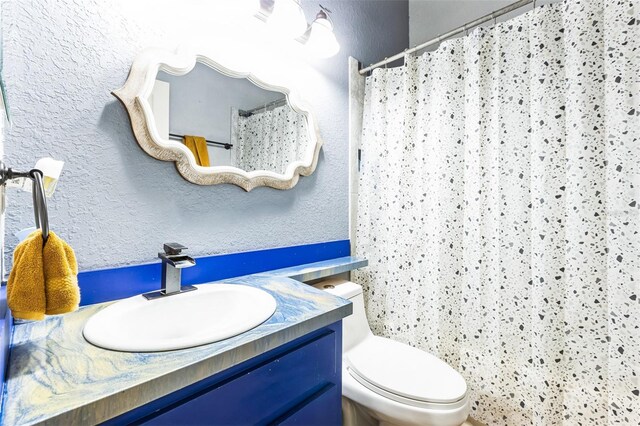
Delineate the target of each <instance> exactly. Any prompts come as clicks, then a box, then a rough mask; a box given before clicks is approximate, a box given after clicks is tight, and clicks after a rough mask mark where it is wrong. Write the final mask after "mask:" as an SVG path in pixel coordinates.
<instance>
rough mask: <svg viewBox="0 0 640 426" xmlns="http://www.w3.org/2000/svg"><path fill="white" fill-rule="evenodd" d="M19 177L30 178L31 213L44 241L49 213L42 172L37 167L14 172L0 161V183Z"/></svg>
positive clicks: (46, 234)
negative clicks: (26, 170)
mask: <svg viewBox="0 0 640 426" xmlns="http://www.w3.org/2000/svg"><path fill="white" fill-rule="evenodd" d="M20 177H24V178H29V179H31V182H32V186H31V193H32V196H33V215H34V217H35V221H36V228H39V229H42V240H43V242H44V243H46V242H47V239H48V238H49V213H48V211H47V197H46V194H45V192H44V182H43V180H44V173H42V170H38V169H32V170H29V171H28V172H15V171H13V170H12V169H11V168H10V167H9V168H7V167H5V165H4V163H3V162H2V161H0V185H4V184H6V183H7V181H8V180H11V179H16V178H20Z"/></svg>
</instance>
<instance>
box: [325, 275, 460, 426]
mask: <svg viewBox="0 0 640 426" xmlns="http://www.w3.org/2000/svg"><path fill="white" fill-rule="evenodd" d="M315 287H316V288H319V289H322V290H325V291H328V292H331V293H333V294H335V295H336V296H340V297H343V298H345V299H349V300H350V301H351V302H352V303H353V315H351V316H349V317H347V318H345V319H343V320H342V333H343V338H342V341H343V348H342V354H343V356H342V396H343V398H342V401H343V402H342V408H343V423H344V424H345V425H365V424H366V425H376V424H380V425H415V426H425V425H432V426H454V425H455V426H458V425H460V424H462V423H463V422H464V421H465V420H466V419H467V416H468V415H469V397H468V395H467V384H466V383H465V381H464V378H462V376H461V375H460V374H459V373H458V372H457V371H456V370H454V369H453V368H451V367H450V366H449V365H448V364H446V363H445V362H444V361H441V360H440V359H438V358H436V357H435V356H433V355H431V354H429V353H427V352H425V351H422V350H419V349H416V348H414V347H412V346H409V345H405V344H403V343H399V342H395V341H393V340H390V339H385V338H382V337H377V336H374V335H373V333H372V332H371V329H370V328H369V324H368V322H367V317H366V314H365V309H364V298H363V295H362V287H361V286H359V285H358V284H355V283H352V282H350V281H346V280H343V279H329V280H325V281H322V282H319V283H317V284H315Z"/></svg>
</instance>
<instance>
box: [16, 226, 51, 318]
mask: <svg viewBox="0 0 640 426" xmlns="http://www.w3.org/2000/svg"><path fill="white" fill-rule="evenodd" d="M42 261H43V259H42V231H39V230H38V231H35V232H32V233H31V234H29V236H28V237H27V238H26V239H25V240H24V241H22V242H21V243H20V244H18V246H17V247H16V249H15V251H14V252H13V268H11V273H10V274H9V282H8V283H7V303H8V305H9V309H11V313H12V314H13V316H14V318H20V319H26V320H41V319H43V318H44V311H46V310H47V298H46V295H45V291H44V267H43V265H42Z"/></svg>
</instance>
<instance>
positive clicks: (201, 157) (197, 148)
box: [184, 135, 210, 167]
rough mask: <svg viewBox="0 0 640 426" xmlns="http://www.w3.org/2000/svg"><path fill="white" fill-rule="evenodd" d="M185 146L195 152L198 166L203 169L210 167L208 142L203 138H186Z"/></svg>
mask: <svg viewBox="0 0 640 426" xmlns="http://www.w3.org/2000/svg"><path fill="white" fill-rule="evenodd" d="M184 144H185V145H186V146H187V148H189V149H190V150H191V152H193V156H194V157H196V164H198V165H199V166H203V167H209V165H210V163H209V150H208V149H207V140H206V139H205V138H203V137H202V136H188V135H186V136H184Z"/></svg>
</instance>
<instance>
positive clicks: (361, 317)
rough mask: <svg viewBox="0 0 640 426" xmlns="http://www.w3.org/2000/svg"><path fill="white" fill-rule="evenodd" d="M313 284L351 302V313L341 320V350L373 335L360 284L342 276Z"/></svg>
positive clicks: (348, 348) (345, 349)
mask: <svg viewBox="0 0 640 426" xmlns="http://www.w3.org/2000/svg"><path fill="white" fill-rule="evenodd" d="M313 286H314V287H316V288H318V289H320V290H323V291H326V292H329V293H331V294H334V295H336V296H339V297H342V298H343V299H349V300H350V301H351V303H352V304H353V313H352V314H351V315H349V316H348V317H346V318H344V319H343V320H342V352H347V351H349V350H350V349H351V348H353V347H354V346H356V345H357V344H358V343H360V342H362V341H363V340H364V339H366V338H367V337H369V336H372V335H373V333H371V328H369V323H368V321H367V314H366V312H365V307H364V297H363V295H362V286H360V285H358V284H356V283H353V282H351V281H347V280H345V279H342V278H330V279H327V280H323V281H320V282H317V283H315V284H314V285H313Z"/></svg>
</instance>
